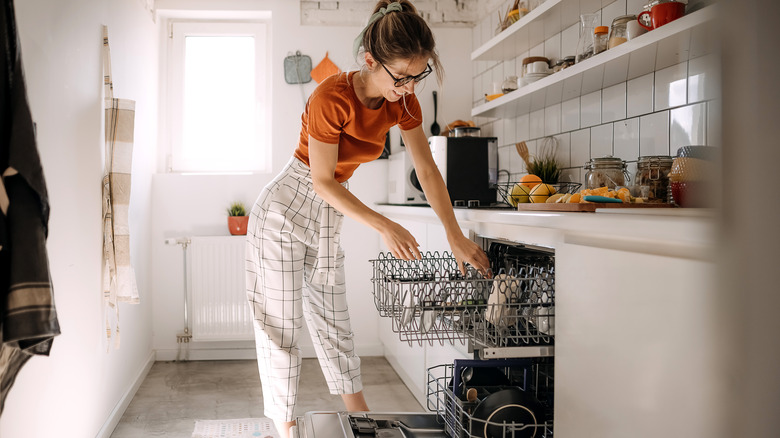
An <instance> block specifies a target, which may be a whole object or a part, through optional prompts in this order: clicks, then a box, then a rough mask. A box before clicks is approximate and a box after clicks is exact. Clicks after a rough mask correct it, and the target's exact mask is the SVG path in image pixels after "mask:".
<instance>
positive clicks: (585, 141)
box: [571, 129, 590, 167]
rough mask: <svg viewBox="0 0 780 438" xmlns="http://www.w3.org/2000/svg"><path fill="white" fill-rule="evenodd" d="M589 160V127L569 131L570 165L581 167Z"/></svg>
mask: <svg viewBox="0 0 780 438" xmlns="http://www.w3.org/2000/svg"><path fill="white" fill-rule="evenodd" d="M588 160H590V129H580V130H579V131H574V132H572V133H571V165H572V166H578V167H582V166H584V165H585V163H587V162H588Z"/></svg>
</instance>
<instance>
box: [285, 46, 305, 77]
mask: <svg viewBox="0 0 780 438" xmlns="http://www.w3.org/2000/svg"><path fill="white" fill-rule="evenodd" d="M284 80H285V82H287V83H288V84H307V83H309V82H311V58H310V57H309V56H308V55H301V51H300V50H298V51H297V52H295V54H294V55H288V56H286V57H285V58H284Z"/></svg>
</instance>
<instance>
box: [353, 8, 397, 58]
mask: <svg viewBox="0 0 780 438" xmlns="http://www.w3.org/2000/svg"><path fill="white" fill-rule="evenodd" d="M402 10H403V8H402V7H401V2H393V3H390V4H389V5H387V7H386V8H380V9H379V10H378V11H376V12H374V15H372V16H371V18H369V19H368V24H366V27H364V28H363V30H361V31H360V34H359V35H358V36H357V38H355V43H354V44H353V45H352V52H353V54H354V56H355V57H357V54H358V51H359V50H360V44H361V43H362V42H363V35H365V34H366V30H367V29H368V26H371V25H372V24H374V22H375V21H376V20H379V19H380V18H382V17H384V16H385V15H387V14H389V13H390V12H401V11H402Z"/></svg>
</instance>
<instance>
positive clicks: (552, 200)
mask: <svg viewBox="0 0 780 438" xmlns="http://www.w3.org/2000/svg"><path fill="white" fill-rule="evenodd" d="M561 198H563V193H556V194H554V195H552V196H550V197H549V198H547V200H546V201H544V202H546V203H548V204H555V203H556V202H561Z"/></svg>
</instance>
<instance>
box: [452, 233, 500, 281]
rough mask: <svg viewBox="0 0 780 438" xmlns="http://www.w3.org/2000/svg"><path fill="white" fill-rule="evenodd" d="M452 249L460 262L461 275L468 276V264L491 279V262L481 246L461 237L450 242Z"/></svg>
mask: <svg viewBox="0 0 780 438" xmlns="http://www.w3.org/2000/svg"><path fill="white" fill-rule="evenodd" d="M450 249H451V250H452V255H454V256H455V260H456V261H457V262H458V269H460V273H461V274H463V275H464V276H465V275H466V265H465V263H468V264H470V265H471V266H473V267H474V268H475V269H476V270H477V271H479V273H480V274H482V275H483V276H484V277H486V278H490V276H491V275H490V260H488V257H487V254H485V251H483V250H482V248H480V247H479V245H477V244H476V243H474V242H473V241H471V240H470V239H469V238H467V237H466V236H463V235H461V236H458V237H455V238H454V239H453V240H451V241H450Z"/></svg>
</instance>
